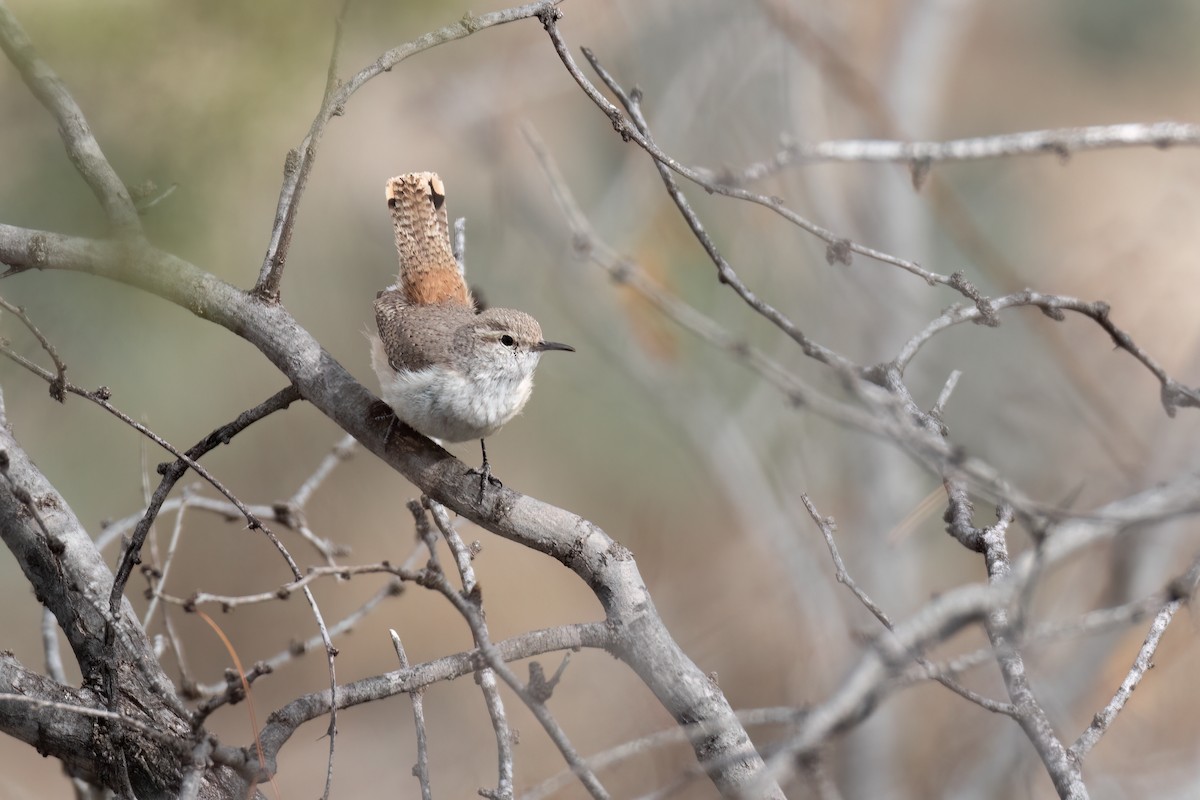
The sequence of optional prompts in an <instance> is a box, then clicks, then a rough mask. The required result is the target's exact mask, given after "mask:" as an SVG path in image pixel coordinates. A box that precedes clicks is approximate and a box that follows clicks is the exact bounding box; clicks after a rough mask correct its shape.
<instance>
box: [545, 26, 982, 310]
mask: <svg viewBox="0 0 1200 800" xmlns="http://www.w3.org/2000/svg"><path fill="white" fill-rule="evenodd" d="M559 16H560V15H559V12H558V11H557V9H548V10H546V11H544V12H543V13H540V14H539V15H538V17H539V19H541V20H542V25H543V26H544V27H545V29H546V32H547V33H548V34H549V35H550V40H551V41H552V42H553V43H554V49H555V51H556V52H557V53H558V57H559V59H560V60H561V61H562V62H563V64H564V65H565V66H566V68H567V71H568V72H569V73H570V74H571V77H572V78H574V79H575V82H576V83H577V84H579V87H580V88H581V89H583V91H584V93H585V94H586V95H587V96H588V98H589V99H591V101H592V102H593V103H595V104H596V105H597V106H598V107H599V108H600V110H601V111H603V112H604V113H605V114H606V115H607V116H608V118H609V120H610V121H611V122H612V125H613V129H614V130H616V131H617V133H618V134H620V136H621V138H622V139H623V140H624V141H627V142H629V141H631V142H633V143H635V144H636V145H638V146H639V147H641V148H642V149H643V150H645V151H646V152H647V153H649V154H650V156H652V157H653V158H654V160H655V161H657V162H659V163H661V164H664V165H666V166H667V167H669V168H670V169H671V171H672V172H675V173H676V174H678V175H680V176H682V177H684V178H687V179H688V180H689V181H692V182H693V183H695V184H697V185H698V186H700V187H702V188H704V189H705V190H706V191H709V192H712V193H713V194H720V195H725V196H726V197H733V198H736V199H739V200H746V201H748V202H751V203H755V204H757V205H761V206H763V207H765V208H769V209H771V210H772V211H774V212H775V213H776V214H778V215H780V216H781V217H783V218H784V219H786V220H788V221H789V222H791V223H792V224H794V225H796V226H798V227H800V228H802V229H803V230H806V231H808V232H809V233H811V234H813V235H814V236H816V237H818V238H819V239H821V240H822V241H824V242H825V243H826V244H827V247H826V251H825V258H826V260H827V261H828V262H829V263H831V264H832V263H835V262H840V263H843V264H846V263H849V260H850V254H851V253H858V254H859V255H863V256H866V257H868V258H871V259H874V260H876V261H880V262H882V263H885V264H891V265H893V266H896V267H900V268H901V269H903V270H905V271H907V272H911V273H912V274H914V275H917V276H918V277H920V278H922V279H924V280H925V282H926V283H929V284H930V285H934V284H942V285H944V286H949V287H951V288H953V289H956V290H958V291H960V292H963V287H962V286H960V285H959V283H960V281H959V280H956V279H955V278H954V276H951V275H940V274H938V273H936V272H930V271H929V270H927V269H924V268H923V267H921V265H920V264H918V263H916V262H915V261H909V260H908V259H904V258H899V257H898V256H894V255H890V254H888V253H885V252H883V251H880V250H875V249H874V248H870V247H866V246H865V245H861V244H858V243H857V242H853V241H851V240H849V239H846V238H844V237H840V236H837V235H836V234H834V233H833V232H832V231H830V230H828V229H826V228H823V227H821V226H820V225H817V224H816V223H814V222H811V221H809V220H807V219H805V218H804V217H802V216H800V215H799V214H797V213H796V212H794V211H792V210H791V209H789V208H788V207H787V206H785V205H783V201H782V200H781V199H780V198H778V197H768V196H767V195H762V194H757V193H755V192H750V191H747V190H745V189H740V188H737V187H733V186H727V185H724V184H721V183H716V182H713V181H711V180H709V179H708V178H707V177H706V176H705V175H703V174H702V173H701V172H699V171H697V170H695V169H692V168H690V167H687V166H685V165H684V164H681V163H680V162H679V161H677V160H676V159H674V158H672V157H671V156H669V155H667V154H666V153H665V152H663V151H662V150H660V149H659V148H658V147H657V146H656V145H655V144H654V143H653V142H651V141H649V140H647V138H646V137H645V136H643V135H642V133H641V132H640V131H639V130H638V129H637V128H636V127H635V126H634V125H631V124H630V122H629V120H627V119H626V118H625V116H624V115H623V114H622V113H621V110H620V109H619V108H617V107H616V106H615V105H613V104H612V103H611V102H609V101H608V99H607V98H606V97H604V95H603V94H601V93H600V91H599V90H598V89H596V87H595V86H593V85H592V83H591V81H589V80H588V79H587V78H586V77H585V76H584V74H583V73H582V72H581V71H580V69H579V67H578V66H577V65H576V64H575V60H574V59H573V58H572V57H571V52H570V50H569V49H568V48H567V45H566V43H565V42H564V41H563V38H562V35H561V34H559V32H558V18H559ZM964 293H965V292H964ZM968 296H970V295H968Z"/></svg>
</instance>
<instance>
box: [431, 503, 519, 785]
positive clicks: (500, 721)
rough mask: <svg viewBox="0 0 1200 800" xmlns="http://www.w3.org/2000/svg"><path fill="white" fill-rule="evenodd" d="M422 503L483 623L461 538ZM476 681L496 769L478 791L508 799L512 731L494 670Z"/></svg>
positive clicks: (439, 512) (438, 509) (440, 513)
mask: <svg viewBox="0 0 1200 800" xmlns="http://www.w3.org/2000/svg"><path fill="white" fill-rule="evenodd" d="M426 505H427V506H428V508H429V514H430V516H432V517H433V521H434V524H436V525H437V528H438V530H439V531H441V532H442V537H443V538H444V539H445V540H446V545H447V546H448V547H449V548H450V553H451V555H453V556H454V565H455V567H457V569H458V574H459V577H460V578H461V580H462V591H463V594H464V595H466V596H467V597H471V598H473V599H474V600H475V603H476V605H477V606H478V608H479V613H480V621H481V623H482V624H484V625H486V624H487V623H486V621H485V620H484V618H483V599H482V594H481V593H480V592H479V585H478V583H476V581H475V569H474V567H472V566H471V558H472V556H471V551H470V550H469V549H468V548H467V545H466V544H465V543H464V542H463V540H462V537H461V536H459V535H458V530H457V529H456V528H455V527H454V523H452V522H451V521H450V515H449V514H447V513H446V509H445V507H444V506H442V505H441V504H440V503H438V502H437V501H435V500H429V499H428V498H426ZM476 680H477V681H478V682H479V689H480V691H481V692H483V698H484V703H485V704H486V705H487V710H488V716H489V717H490V718H491V720H492V729H493V730H494V731H495V732H496V760H497V764H498V769H499V779H498V781H497V783H496V790H495V792H487V793H485V794H484V793H483V791H482V790H481V794H484V796H485V797H490V798H492V800H505V799H506V798H507V799H508V800H511V798H512V795H513V747H512V743H513V734H512V731H511V729H510V728H509V725H508V717H507V715H506V714H505V713H504V702H503V701H502V700H501V698H500V688H499V686H497V684H496V673H495V672H494V671H493V670H491V669H481V670H479V672H477V673H476Z"/></svg>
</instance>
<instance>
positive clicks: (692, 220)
mask: <svg viewBox="0 0 1200 800" xmlns="http://www.w3.org/2000/svg"><path fill="white" fill-rule="evenodd" d="M583 56H584V58H586V59H587V60H588V63H589V64H591V66H592V69H594V70H595V71H596V74H597V75H599V76H600V80H602V81H604V84H605V85H606V86H607V87H608V88H609V90H611V91H612V93H613V94H615V95H616V96H617V99H618V100H620V101H621V105H623V106H625V110H626V111H628V112H629V116H630V117H631V118H632V119H633V124H634V125H636V126H637V129H638V132H639V133H641V134H642V136H644V137H645V139H646V142H647V143H648V144H650V145H653V144H654V138H653V136H651V134H650V125H649V123H647V122H646V117H645V115H644V114H643V113H642V107H641V97H642V95H641V92H639V91H637V90H635V91H633V92H630V93H626V92H625V90H624V89H622V88H621V86H620V85H619V84H618V83H617V82H616V80H614V79H613V77H612V76H611V75H609V74H608V71H607V70H605V69H604V67H603V66H601V65H600V62H599V60H597V58H596V56H595V55H594V54H593V53H592V51H591V50H588V49H587V48H586V47H585V48H583ZM654 166H655V168H656V169H657V170H658V174H659V177H660V178H662V182H663V185H664V186H666V189H667V194H668V195H670V197H671V200H672V201H673V202H674V203H675V205H676V207H677V208H678V209H679V213H680V214H682V215H683V219H684V221H685V222H687V225H688V227H689V228H690V229H691V231H692V234H693V235H694V236H695V237H696V239H697V241H699V242H700V246H701V247H703V248H704V252H706V253H707V254H708V257H709V258H710V259H711V260H712V262H713V264H715V265H716V267H717V280H718V281H719V282H721V283H723V284H726V285H727V286H729V287H730V288H731V289H733V291H734V292H735V293H736V294H737V295H738V297H740V298H742V300H743V301H745V303H746V304H747V305H748V306H750V308H752V309H754V311H756V312H757V313H759V314H761V315H762V316H763V317H765V318H766V319H768V320H770V321H771V322H772V323H773V324H774V325H775V326H776V327H777V328H779V329H780V330H781V331H783V332H784V333H786V334H787V335H788V336H789V337H790V338H791V339H792V340H793V341H794V342H796V344H798V345H800V348H801V349H802V350H803V351H804V353H805V355H807V356H809V357H811V358H815V359H816V360H818V361H820V362H822V363H825V364H829V365H831V366H835V367H838V368H839V369H842V370H845V371H847V372H850V371H853V369H854V367H855V365H854V364H852V363H851V362H850V361H848V360H847V359H845V358H843V357H842V356H840V355H838V354H837V353H834V352H833V351H832V350H830V349H829V348H826V347H823V346H822V345H819V344H817V343H816V342H814V341H812V340H811V339H809V338H808V336H806V335H805V334H804V332H803V331H801V330H800V329H799V328H798V327H796V324H795V323H794V322H793V321H792V320H791V319H789V318H788V317H787V316H786V315H785V314H783V313H782V312H781V311H779V310H778V309H776V308H775V307H774V306H772V305H771V304H769V303H767V302H766V301H765V300H763V299H762V298H760V297H758V295H756V294H755V293H754V292H753V291H752V290H751V289H750V288H749V287H748V286H746V284H745V283H743V282H742V279H741V278H740V277H738V274H737V272H735V271H734V269H733V267H731V266H730V265H729V262H728V261H726V260H725V257H724V256H722V255H721V252H720V250H718V249H717V245H716V242H714V241H713V239H712V237H711V236H709V235H708V231H706V230H705V229H704V225H703V223H701V222H700V218H699V217H698V216H697V215H696V212H695V211H693V210H692V206H691V204H690V203H689V202H688V200H687V197H685V196H684V194H683V192H682V191H681V190H680V188H679V184H678V183H677V182H676V180H675V178H674V176H673V175H672V174H671V170H670V168H669V167H667V165H666V164H664V163H663V162H661V161H655V162H654Z"/></svg>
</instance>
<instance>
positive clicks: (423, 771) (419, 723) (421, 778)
mask: <svg viewBox="0 0 1200 800" xmlns="http://www.w3.org/2000/svg"><path fill="white" fill-rule="evenodd" d="M388 633H389V634H391V637H392V647H394V648H395V649H396V660H398V661H399V662H400V669H404V670H406V669H408V668H409V664H408V655H407V654H406V653H405V652H404V645H403V644H401V643H400V634H398V633H396V631H395V629H390V628H389V629H388ZM424 695H425V692H424V690H422V689H414V690H413V691H411V692H409V693H408V699H409V700H411V701H412V710H413V724H414V725H415V726H416V728H417V763H416V765H415V766H414V767H413V768H412V774H413V776H414V777H415V778H416V779H417V781H418V782H419V783H420V784H421V800H433V789H432V788H431V787H430V785H429V741H428V739H427V738H426V736H425V701H424Z"/></svg>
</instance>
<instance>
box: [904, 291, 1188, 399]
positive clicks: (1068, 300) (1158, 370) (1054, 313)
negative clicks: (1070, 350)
mask: <svg viewBox="0 0 1200 800" xmlns="http://www.w3.org/2000/svg"><path fill="white" fill-rule="evenodd" d="M986 306H987V310H983V309H981V308H979V307H978V306H952V307H951V308H950V309H948V310H947V311H946V312H944V313H943V314H942V315H941V316H940V317H938V318H937V319H935V320H933V321H932V322H930V323H929V324H928V325H926V326H925V327H924V328H923V329H922V330H921V331H920V332H919V333H917V334H916V335H915V336H913V337H912V338H911V339H909V340H908V341H907V342H905V343H904V346H903V347H901V348H900V352H899V354H897V356H896V358H895V360H894V361H892V362H891V364H889V365H888V366H889V367H894V368H895V369H897V370H898V371H899V372H900V373H901V374H903V372H904V370H905V369H906V368H907V367H908V365H909V363H910V362H911V361H912V359H913V358H914V357H915V356H916V355H917V352H918V351H920V349H921V348H922V347H923V346H924V345H925V344H926V343H927V342H929V340H930V339H932V338H933V337H934V336H936V335H937V334H939V333H941V332H942V331H944V330H946V329H948V328H950V327H952V326H954V325H960V324H962V323H964V322H976V323H985V324H986V323H987V322H988V319H989V318H990V319H994V318H995V314H996V312H998V311H1003V310H1004V309H1006V308H1017V307H1021V306H1032V307H1034V308H1038V309H1040V310H1041V311H1042V313H1044V314H1045V315H1046V316H1048V317H1050V318H1051V319H1053V320H1055V321H1060V322H1061V321H1062V320H1063V319H1065V318H1066V317H1065V314H1064V313H1063V312H1065V311H1072V312H1074V313H1076V314H1081V315H1083V316H1085V317H1087V318H1089V319H1091V320H1092V321H1094V322H1095V323H1096V324H1097V325H1099V326H1100V327H1101V328H1103V329H1104V332H1105V333H1107V334H1108V335H1109V337H1111V338H1112V341H1113V344H1114V345H1115V346H1116V347H1118V348H1120V349H1122V350H1124V351H1125V352H1127V353H1129V354H1130V355H1131V356H1133V357H1134V358H1136V359H1137V360H1138V361H1139V362H1141V364H1142V365H1143V366H1144V367H1146V369H1148V370H1149V371H1150V372H1151V374H1153V375H1154V377H1155V378H1157V379H1158V382H1159V383H1160V384H1161V386H1162V404H1163V408H1164V409H1165V410H1166V412H1167V416H1169V417H1174V416H1175V411H1176V409H1177V408H1179V407H1190V408H1197V407H1200V389H1196V388H1192V387H1189V386H1185V385H1184V384H1181V383H1179V382H1178V381H1176V380H1174V379H1173V378H1172V377H1171V376H1170V375H1168V374H1167V371H1166V370H1165V369H1164V368H1163V367H1162V365H1161V364H1159V363H1158V361H1156V360H1155V359H1154V358H1153V357H1152V356H1151V355H1150V354H1149V353H1147V352H1146V351H1145V350H1143V349H1142V348H1141V347H1140V346H1139V345H1138V344H1137V343H1135V342H1134V341H1133V337H1131V336H1130V335H1129V334H1128V333H1126V332H1125V331H1123V330H1121V329H1120V328H1118V327H1117V326H1116V325H1115V324H1114V323H1113V321H1112V319H1111V318H1110V316H1109V312H1110V310H1111V309H1110V307H1109V305H1108V303H1105V302H1103V301H1097V302H1095V303H1088V302H1086V301H1084V300H1079V299H1077V298H1074V297H1065V296H1063V295H1051V294H1041V293H1040V292H1034V291H1030V290H1025V291H1023V292H1016V293H1014V294H1009V295H1005V296H1003V297H995V298H990V299H988V300H987V301H986ZM989 314H990V316H989Z"/></svg>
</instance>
